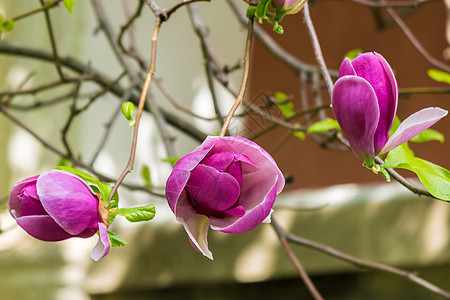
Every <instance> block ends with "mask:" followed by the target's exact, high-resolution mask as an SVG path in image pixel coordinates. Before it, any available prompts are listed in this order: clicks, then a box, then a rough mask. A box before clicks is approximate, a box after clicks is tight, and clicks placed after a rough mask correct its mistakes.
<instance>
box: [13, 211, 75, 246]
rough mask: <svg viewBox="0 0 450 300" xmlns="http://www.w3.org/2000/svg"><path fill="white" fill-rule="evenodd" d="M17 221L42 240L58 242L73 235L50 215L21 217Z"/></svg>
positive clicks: (29, 232)
mask: <svg viewBox="0 0 450 300" xmlns="http://www.w3.org/2000/svg"><path fill="white" fill-rule="evenodd" d="M16 221H17V224H19V226H20V227H22V229H23V230H25V231H26V232H27V233H28V234H29V235H31V236H32V237H34V238H36V239H38V240H41V241H46V242H57V241H62V240H65V239H68V238H70V237H72V235H70V234H69V233H67V232H66V231H65V230H64V229H62V228H61V227H60V226H59V225H58V224H56V222H55V221H54V220H53V219H52V218H51V217H50V216H26V217H19V218H17V219H16Z"/></svg>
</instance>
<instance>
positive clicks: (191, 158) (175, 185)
mask: <svg viewBox="0 0 450 300" xmlns="http://www.w3.org/2000/svg"><path fill="white" fill-rule="evenodd" d="M211 148H212V146H211V147H209V148H208V149H205V150H202V149H199V148H197V149H196V150H194V152H192V153H190V154H188V155H186V156H184V157H183V158H181V159H180V160H179V161H178V162H177V163H176V164H175V166H174V168H173V171H172V173H171V174H170V176H169V178H168V179H167V181H166V198H167V201H168V203H169V206H170V208H171V209H172V211H173V212H174V213H175V207H176V204H177V201H178V198H179V197H180V195H181V193H182V192H183V189H184V187H185V186H186V183H187V181H188V179H189V175H190V171H191V170H192V169H193V168H195V167H196V166H197V165H198V164H199V163H200V161H202V160H203V159H204V158H205V156H206V155H207V154H208V153H209V151H210V150H211Z"/></svg>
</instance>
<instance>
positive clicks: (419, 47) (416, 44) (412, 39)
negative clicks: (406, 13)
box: [386, 7, 450, 72]
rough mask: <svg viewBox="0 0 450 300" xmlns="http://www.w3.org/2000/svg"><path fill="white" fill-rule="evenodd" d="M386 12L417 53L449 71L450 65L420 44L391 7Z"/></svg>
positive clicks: (432, 63) (434, 64)
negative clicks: (432, 54)
mask: <svg viewBox="0 0 450 300" xmlns="http://www.w3.org/2000/svg"><path fill="white" fill-rule="evenodd" d="M386 11H387V12H388V14H389V15H390V16H391V17H392V19H394V21H395V23H397V25H398V26H399V27H400V29H401V30H402V31H403V33H404V34H405V35H406V37H407V38H408V39H409V41H410V42H411V43H412V44H413V46H414V47H415V48H416V49H417V51H419V53H420V54H421V55H422V56H423V57H424V58H425V59H426V60H427V61H428V62H429V63H430V64H431V65H433V66H435V67H437V68H439V69H442V70H444V71H446V72H450V66H449V65H447V64H445V63H443V62H441V61H439V60H437V59H436V58H434V57H433V56H431V54H430V53H428V51H427V50H426V49H425V47H423V46H422V44H421V43H420V42H419V40H417V38H416V37H415V36H414V34H413V33H412V31H411V30H410V29H409V28H408V26H407V25H406V24H405V22H403V20H402V19H401V18H400V17H399V15H398V14H397V13H396V12H395V10H394V9H393V8H390V7H388V8H386Z"/></svg>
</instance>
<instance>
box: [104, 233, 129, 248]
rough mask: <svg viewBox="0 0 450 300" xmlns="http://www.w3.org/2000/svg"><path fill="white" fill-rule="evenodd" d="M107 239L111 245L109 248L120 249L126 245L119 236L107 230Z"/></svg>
mask: <svg viewBox="0 0 450 300" xmlns="http://www.w3.org/2000/svg"><path fill="white" fill-rule="evenodd" d="M108 238H109V241H110V243H111V247H122V246H126V245H127V244H128V243H127V242H125V241H124V240H123V239H122V238H121V237H120V236H118V235H117V234H115V233H114V232H111V231H109V230H108Z"/></svg>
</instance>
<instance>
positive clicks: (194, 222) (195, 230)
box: [175, 197, 213, 259]
mask: <svg viewBox="0 0 450 300" xmlns="http://www.w3.org/2000/svg"><path fill="white" fill-rule="evenodd" d="M175 215H176V217H177V221H179V222H181V223H183V226H184V229H185V230H186V233H187V234H188V236H189V239H190V241H191V244H192V245H193V247H194V248H195V249H196V250H197V251H200V252H202V253H203V255H205V256H206V257H208V258H209V259H213V256H212V253H211V251H209V249H208V227H209V219H208V217H206V216H203V215H199V214H197V213H196V212H195V211H194V210H193V209H192V206H191V205H190V203H189V201H188V200H187V199H186V197H180V200H179V201H178V203H177V207H176V214H175Z"/></svg>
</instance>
